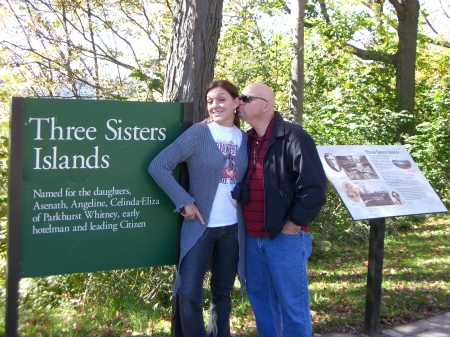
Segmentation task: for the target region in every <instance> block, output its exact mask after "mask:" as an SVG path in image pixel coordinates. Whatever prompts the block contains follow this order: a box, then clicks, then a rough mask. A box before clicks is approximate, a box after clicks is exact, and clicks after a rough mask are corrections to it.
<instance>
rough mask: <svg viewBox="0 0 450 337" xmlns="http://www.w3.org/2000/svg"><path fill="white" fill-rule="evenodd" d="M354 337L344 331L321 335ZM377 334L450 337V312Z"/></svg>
mask: <svg viewBox="0 0 450 337" xmlns="http://www.w3.org/2000/svg"><path fill="white" fill-rule="evenodd" d="M350 336H352V337H354V336H355V335H352V334H346V333H327V334H324V335H322V337H350ZM379 336H384V337H387V336H388V337H406V336H408V337H450V312H448V313H446V314H443V315H439V316H435V317H430V318H427V319H423V320H420V321H417V322H414V323H411V324H407V325H400V326H397V327H394V328H392V329H388V330H382V331H381V334H380V335H379Z"/></svg>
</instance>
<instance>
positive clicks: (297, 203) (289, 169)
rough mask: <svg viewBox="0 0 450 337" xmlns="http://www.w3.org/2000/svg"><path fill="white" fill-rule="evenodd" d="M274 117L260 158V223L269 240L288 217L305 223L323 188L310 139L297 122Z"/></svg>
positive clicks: (322, 201) (314, 213) (322, 195)
mask: <svg viewBox="0 0 450 337" xmlns="http://www.w3.org/2000/svg"><path fill="white" fill-rule="evenodd" d="M274 118H275V121H274V122H275V124H274V126H273V129H272V134H271V135H270V139H269V146H268V148H267V151H266V154H265V156H264V161H263V175H264V226H265V229H266V232H267V235H268V237H269V238H270V239H271V240H273V239H275V238H276V237H277V236H278V234H279V233H280V231H281V230H282V229H283V227H284V225H285V224H286V222H287V221H288V220H291V221H292V222H293V223H294V224H296V225H297V226H308V225H309V223H310V222H311V221H312V220H313V219H314V218H315V217H316V216H317V214H319V211H320V209H321V208H322V206H323V205H324V204H325V201H326V189H327V178H326V176H325V172H324V170H323V167H322V163H321V161H320V158H319V155H318V153H317V149H316V144H315V143H314V140H313V139H312V138H311V136H310V135H309V134H308V133H307V132H306V131H305V130H303V128H302V127H300V126H299V125H296V124H292V123H289V122H285V121H284V120H283V118H282V117H281V115H280V114H279V113H278V112H276V113H275V117H274ZM250 138H251V137H249V140H248V141H249V142H251V141H252V139H250ZM250 145H251V143H249V146H250ZM249 148H250V147H249Z"/></svg>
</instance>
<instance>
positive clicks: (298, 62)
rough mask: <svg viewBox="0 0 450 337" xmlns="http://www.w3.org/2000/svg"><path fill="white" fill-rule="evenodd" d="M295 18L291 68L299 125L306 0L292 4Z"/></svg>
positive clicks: (302, 91) (292, 101) (299, 122)
mask: <svg viewBox="0 0 450 337" xmlns="http://www.w3.org/2000/svg"><path fill="white" fill-rule="evenodd" d="M291 13H292V14H291V15H292V16H293V18H294V20H293V21H294V27H293V32H294V53H293V54H294V57H293V60H292V67H291V76H292V79H291V110H292V114H293V116H294V118H295V119H296V121H297V123H298V124H300V125H301V124H302V122H303V97H304V78H305V68H304V64H305V53H304V50H305V48H304V37H305V25H304V18H305V0H297V1H293V3H292V12H291Z"/></svg>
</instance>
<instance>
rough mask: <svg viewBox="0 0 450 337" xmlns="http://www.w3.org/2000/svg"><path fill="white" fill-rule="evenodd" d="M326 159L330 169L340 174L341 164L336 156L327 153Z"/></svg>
mask: <svg viewBox="0 0 450 337" xmlns="http://www.w3.org/2000/svg"><path fill="white" fill-rule="evenodd" d="M324 157H325V161H326V162H327V164H328V166H329V167H331V168H332V169H333V170H335V171H336V172H339V171H340V170H341V165H340V164H339V162H338V161H337V159H336V157H335V156H333V155H332V154H331V153H325V156H324Z"/></svg>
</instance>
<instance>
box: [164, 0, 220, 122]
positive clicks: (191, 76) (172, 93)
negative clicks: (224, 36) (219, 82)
mask: <svg viewBox="0 0 450 337" xmlns="http://www.w3.org/2000/svg"><path fill="white" fill-rule="evenodd" d="M222 8H223V0H210V1H207V0H178V1H177V4H176V6H175V10H174V15H173V26H172V37H171V40H170V49H169V53H168V62H167V68H166V73H165V80H164V81H165V82H164V95H163V100H164V101H170V102H193V103H194V122H198V121H201V120H203V119H204V118H205V117H206V116H207V111H206V102H205V100H204V98H203V95H204V92H205V90H206V87H207V86H208V84H209V83H210V82H211V81H212V79H213V76H214V61H215V58H216V53H217V43H218V40H219V36H220V27H221V25H222Z"/></svg>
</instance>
